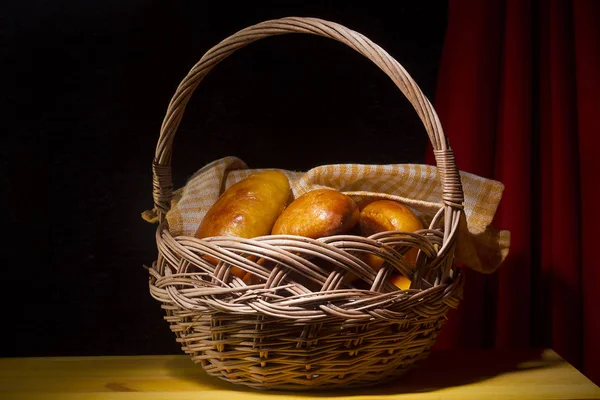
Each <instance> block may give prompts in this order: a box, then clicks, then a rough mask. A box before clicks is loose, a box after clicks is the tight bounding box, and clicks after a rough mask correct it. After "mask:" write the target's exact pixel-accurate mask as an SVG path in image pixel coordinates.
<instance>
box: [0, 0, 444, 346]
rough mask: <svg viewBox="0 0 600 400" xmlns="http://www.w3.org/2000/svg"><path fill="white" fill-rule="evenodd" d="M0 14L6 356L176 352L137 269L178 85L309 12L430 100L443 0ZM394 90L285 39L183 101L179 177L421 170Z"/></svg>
mask: <svg viewBox="0 0 600 400" xmlns="http://www.w3.org/2000/svg"><path fill="white" fill-rule="evenodd" d="M280 3H284V2H245V3H244V4H242V3H240V4H239V5H238V4H235V5H234V3H232V2H218V1H217V2H214V1H213V2H197V1H149V0H128V1H116V0H110V1H107V0H104V1H100V0H86V1H75V0H73V1H59V0H54V1H25V0H22V1H9V2H5V4H6V6H3V11H0V13H2V14H1V20H0V29H1V35H2V37H1V40H2V42H1V44H2V47H1V48H2V54H1V56H2V60H1V61H2V66H3V69H4V71H3V73H2V80H3V83H2V85H3V88H4V89H3V90H2V102H3V103H4V104H3V105H2V108H1V109H2V110H3V111H4V116H3V122H4V126H3V132H4V135H3V138H2V140H3V142H4V143H3V146H2V162H3V164H2V176H3V182H2V183H3V188H5V190H4V195H3V196H2V197H3V205H4V206H3V210H4V212H5V215H7V217H8V218H7V219H5V221H6V223H5V224H4V228H5V229H4V230H5V235H4V236H5V239H4V240H2V246H3V248H2V249H3V252H2V254H3V261H4V263H3V272H2V276H3V277H2V282H3V285H2V287H3V290H2V303H3V311H4V312H3V314H4V315H3V321H4V322H3V326H4V328H5V329H4V330H5V332H8V335H9V337H8V339H5V340H3V341H2V344H1V345H0V356H49V355H101V354H105V355H113V354H165V353H178V352H179V351H180V350H179V346H178V345H176V343H175V340H174V336H173V335H172V334H171V333H170V331H169V328H168V325H167V324H166V323H165V322H164V321H163V320H162V312H161V310H160V307H159V304H158V303H157V302H156V301H154V300H153V299H152V298H151V297H150V295H149V293H148V276H147V273H146V271H145V270H144V269H143V268H142V265H143V264H146V265H150V264H151V263H152V261H153V260H154V257H155V256H156V248H155V242H154V230H155V226H154V225H150V224H148V223H146V222H144V221H143V220H142V219H141V218H140V213H141V212H142V211H143V210H146V209H149V208H151V207H152V176H151V162H152V157H153V155H154V148H155V145H156V141H157V138H158V133H159V129H160V124H161V122H162V118H163V116H164V113H165V111H166V107H167V104H168V102H169V100H170V98H171V96H172V95H173V93H174V91H175V88H176V86H177V85H178V84H179V82H180V81H181V79H182V78H183V77H184V76H185V74H186V73H187V72H188V70H189V69H190V68H191V67H192V66H193V64H194V63H195V62H197V61H198V60H199V59H200V57H201V56H202V55H203V54H204V52H206V51H207V50H208V49H209V48H210V47H212V46H213V45H215V44H217V43H218V42H219V41H220V40H222V39H224V38H225V37H227V36H228V35H230V34H232V33H234V32H235V31H237V30H239V29H242V28H244V27H246V26H248V25H252V24H254V23H258V22H261V21H263V20H265V19H271V18H278V17H285V16H314V17H320V18H324V19H329V20H333V21H336V22H339V23H341V24H343V25H346V26H347V27H349V28H351V29H354V30H356V31H359V32H361V33H363V34H364V35H366V36H367V37H369V38H370V39H371V40H373V41H374V42H375V43H377V44H379V45H380V46H381V47H383V48H384V49H386V50H387V51H388V52H389V53H390V54H391V55H392V56H393V57H394V58H396V60H398V61H399V62H400V63H401V64H402V65H403V66H404V67H405V68H406V69H407V70H408V72H409V73H410V74H411V75H412V76H413V78H415V80H416V81H417V83H418V84H419V85H420V87H421V89H422V90H423V91H424V92H425V94H426V95H427V96H428V97H429V98H430V99H431V100H433V95H434V92H435V82H436V74H437V68H438V62H439V59H440V54H441V48H442V44H443V37H444V32H445V27H446V18H447V4H446V2H445V1H410V2H409V1H402V2H395V3H393V5H392V3H391V2H390V3H387V2H386V3H384V2H365V1H361V2H333V1H321V2H315V3H314V4H311V3H310V2H306V1H302V2H300V1H289V2H285V3H284V4H280ZM425 145H426V134H425V131H424V129H423V128H422V126H421V124H420V121H419V120H418V118H417V116H416V113H415V112H414V110H413V109H412V108H411V106H410V105H409V104H408V102H407V101H406V100H405V99H404V97H403V96H402V94H401V93H400V91H399V90H397V89H396V88H395V86H394V85H393V83H392V82H391V81H390V80H389V78H387V76H385V75H384V74H383V73H382V72H381V71H379V70H378V69H377V68H376V67H375V66H374V65H373V64H371V63H370V62H369V61H368V60H366V59H364V58H363V57H362V56H360V55H359V54H358V53H355V52H353V51H352V50H350V49H348V48H346V47H345V46H343V45H341V44H339V43H337V42H334V41H332V40H329V39H324V38H320V37H314V36H308V35H284V36H279V37H273V38H268V39H265V40H263V41H259V42H257V43H254V44H252V45H250V46H248V47H246V48H244V49H242V50H241V51H239V52H237V53H236V54H234V55H233V56H232V57H230V58H229V59H227V60H226V61H224V62H223V63H222V64H221V65H219V66H218V67H217V68H216V69H215V70H214V71H213V72H211V73H210V74H209V75H208V77H207V78H206V79H205V80H204V81H203V82H202V84H201V85H200V87H199V89H198V90H197V92H196V94H195V95H194V97H193V98H192V101H191V102H190V104H189V105H188V108H187V111H186V114H185V117H184V120H183V122H182V124H181V126H180V129H179V131H178V135H177V138H176V140H175V147H174V161H173V167H174V175H173V176H174V180H175V184H176V186H180V185H182V184H184V183H185V180H186V178H187V177H189V176H190V175H191V174H192V173H193V172H194V171H196V170H197V169H198V168H200V167H201V166H203V165H204V164H206V163H208V162H210V161H213V160H215V159H217V158H220V157H223V156H226V155H234V156H238V157H240V158H242V159H243V160H245V161H246V162H247V163H248V164H249V166H250V167H251V168H257V167H278V168H287V169H298V170H305V169H309V168H311V167H314V166H316V165H319V164H324V163H339V162H361V163H399V162H422V161H423V154H424V149H425Z"/></svg>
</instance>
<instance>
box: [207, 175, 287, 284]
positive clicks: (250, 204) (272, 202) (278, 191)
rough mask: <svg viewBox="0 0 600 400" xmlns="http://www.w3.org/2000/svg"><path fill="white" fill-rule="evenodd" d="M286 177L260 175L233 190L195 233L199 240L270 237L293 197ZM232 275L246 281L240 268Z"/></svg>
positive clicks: (235, 186)
mask: <svg viewBox="0 0 600 400" xmlns="http://www.w3.org/2000/svg"><path fill="white" fill-rule="evenodd" d="M290 194H291V191H290V183H289V181H288V178H287V176H286V175H285V174H284V173H283V172H281V171H276V170H269V171H263V172H257V173H255V174H252V175H250V176H248V177H247V178H245V179H243V180H241V181H240V182H238V183H236V184H234V185H232V186H230V187H229V188H228V189H226V190H225V192H223V194H222V195H221V196H220V197H219V199H218V200H217V201H216V202H215V204H214V205H213V206H212V207H211V208H210V209H209V210H208V212H207V213H206V216H205V217H204V219H203V220H202V222H201V223H200V226H199V228H198V230H197V232H196V235H195V236H196V237H197V238H200V239H202V238H206V237H211V236H237V237H242V238H253V237H257V236H263V235H268V234H269V233H270V232H271V229H272V228H273V224H274V223H275V221H276V220H277V218H278V217H279V215H280V214H281V212H282V211H283V209H284V208H285V205H286V204H287V203H288V199H289V197H290ZM232 273H233V274H234V275H235V276H237V277H240V278H243V277H244V275H245V272H244V271H242V270H241V269H239V268H237V267H233V268H232Z"/></svg>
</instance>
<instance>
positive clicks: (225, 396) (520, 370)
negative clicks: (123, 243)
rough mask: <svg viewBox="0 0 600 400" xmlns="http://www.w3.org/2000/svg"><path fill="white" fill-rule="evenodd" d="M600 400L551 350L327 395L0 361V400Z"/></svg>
mask: <svg viewBox="0 0 600 400" xmlns="http://www.w3.org/2000/svg"><path fill="white" fill-rule="evenodd" d="M310 398H334V399H346V400H349V399H352V400H364V399H460V400H468V399H478V400H486V399H600V388H598V386H596V385H594V384H593V383H592V382H591V381H590V380H588V379H587V378H586V377H585V376H583V375H582V374H581V373H580V372H579V371H577V370H576V369H575V368H573V367H572V366H571V365H570V364H568V363H567V362H565V361H564V360H563V359H562V358H561V357H560V356H558V355H557V354H556V353H555V352H553V351H551V350H539V351H534V350H527V351H498V350H483V351H442V352H434V353H433V354H432V355H431V356H430V357H429V359H428V360H427V361H426V362H425V363H424V364H423V365H422V366H421V367H419V368H417V369H413V370H412V371H411V372H409V373H407V374H406V375H404V377H403V378H401V379H400V380H398V381H397V382H394V383H392V384H387V385H382V386H379V387H375V388H370V389H364V390H359V389H353V390H347V389H346V390H344V389H343V388H342V389H340V390H338V391H326V392H323V391H322V392H273V391H257V390H252V389H246V388H244V387H239V386H234V385H231V384H229V383H226V382H223V381H221V380H218V379H216V378H212V377H209V376H207V375H206V374H205V373H204V372H203V370H202V368H201V367H200V366H198V365H195V364H193V363H192V362H191V361H190V359H189V358H188V357H187V356H184V355H182V356H142V357H137V356H136V357H63V358H13V359H11V358H4V359H0V399H3V400H9V399H28V400H29V399H48V400H49V399H65V400H69V399H90V400H94V399H122V400H130V399H132V400H133V399H144V400H153V399H163V400H171V399H177V400H183V399H194V400H198V399H221V400H258V399H266V400H281V399H310Z"/></svg>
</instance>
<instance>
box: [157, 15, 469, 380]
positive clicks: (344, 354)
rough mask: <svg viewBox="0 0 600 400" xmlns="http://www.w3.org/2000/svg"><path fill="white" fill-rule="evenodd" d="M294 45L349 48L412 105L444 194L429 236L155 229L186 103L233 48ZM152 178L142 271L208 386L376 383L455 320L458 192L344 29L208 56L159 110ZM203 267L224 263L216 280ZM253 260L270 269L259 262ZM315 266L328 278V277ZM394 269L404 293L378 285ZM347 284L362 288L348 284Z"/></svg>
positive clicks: (249, 38)
mask: <svg viewBox="0 0 600 400" xmlns="http://www.w3.org/2000/svg"><path fill="white" fill-rule="evenodd" d="M293 32H298V33H309V34H315V35H320V36H324V37H328V38H331V39H335V40H337V41H340V42H342V43H344V44H346V45H347V46H349V47H351V48H353V49H354V50H356V51H357V52H359V53H361V54H362V55H364V56H365V57H367V58H368V59H370V60H371V61H372V62H373V63H375V64H376V65H377V66H378V67H379V68H380V69H381V70H382V71H384V72H385V73H386V74H387V75H388V76H389V77H390V78H391V79H392V81H393V82H394V83H395V84H396V86H397V87H398V88H399V89H400V90H401V91H402V93H403V94H404V95H405V96H406V97H407V98H408V100H409V101H410V102H411V103H412V105H413V106H414V108H415V110H416V112H417V113H418V115H419V117H420V118H421V120H422V122H423V124H424V126H425V129H426V131H427V133H428V135H429V138H430V139H431V143H432V144H433V148H434V153H435V156H436V162H437V167H438V169H439V177H440V181H441V185H442V189H443V199H442V204H440V210H439V212H438V214H437V215H436V216H435V218H434V219H433V221H432V223H431V225H430V226H429V228H428V229H424V230H422V231H419V232H415V233H402V232H385V233H379V234H377V235H374V236H371V237H369V238H364V237H359V236H351V235H345V236H334V237H327V238H321V239H319V240H312V239H308V238H303V237H295V236H265V237H260V238H254V239H241V238H234V237H213V238H207V239H203V240H200V239H196V238H192V237H187V236H178V237H173V236H171V234H170V233H169V228H168V226H167V222H166V218H164V217H165V214H166V213H167V211H168V210H169V206H170V201H171V198H172V194H173V184H172V180H171V165H170V164H171V148H172V143H173V138H174V135H175V132H176V130H177V127H178V125H179V123H180V121H181V118H182V116H183V112H184V110H185V107H186V104H187V103H188V101H189V99H190V97H191V96H192V93H193V92H194V90H195V89H196V87H197V86H198V84H199V83H200V81H201V80H202V78H203V77H204V76H205V75H206V74H207V73H208V72H209V71H210V70H211V69H212V68H213V67H215V66H216V65H217V64H218V63H219V62H220V61H222V60H223V59H225V58H226V57H227V56H229V55H230V54H232V53H233V52H234V51H236V50H237V49H239V48H241V47H243V46H245V45H247V44H249V43H251V42H254V41H256V40H258V39H261V38H265V37H268V36H273V35H279V34H285V33H293ZM153 172H154V192H153V193H154V204H155V211H156V212H157V213H158V215H159V219H160V224H159V227H158V230H157V234H156V242H157V246H158V259H157V260H156V261H155V262H154V264H153V266H152V268H149V271H150V292H151V295H152V296H153V297H154V298H155V299H156V300H158V301H160V302H161V303H162V308H163V309H164V310H165V312H166V316H165V319H166V320H167V321H168V322H169V324H170V326H171V329H172V331H173V332H174V333H175V335H176V340H177V341H178V342H179V343H180V344H181V345H182V349H183V351H184V352H186V353H188V354H189V355H190V356H191V358H192V360H193V361H194V362H196V363H200V364H201V365H202V367H204V369H205V371H206V372H207V373H208V374H210V375H214V376H217V377H219V378H221V379H225V380H227V381H229V382H233V383H237V384H243V385H247V386H250V387H255V388H277V389H294V390H298V389H314V388H330V387H339V386H344V387H352V386H367V385H372V384H376V383H380V382H383V381H386V380H389V379H392V378H394V377H396V376H399V375H400V374H402V373H404V372H405V371H407V370H408V369H409V368H411V367H412V366H413V365H415V363H416V362H418V361H420V360H422V359H424V358H425V357H427V355H428V354H429V351H430V348H431V346H432V345H433V344H434V342H435V339H436V335H437V334H438V332H439V330H440V329H441V327H442V324H443V322H444V321H445V319H446V314H447V312H448V310H449V308H453V307H457V306H458V304H459V301H460V299H461V297H462V287H463V278H462V275H461V274H460V272H459V270H458V269H456V267H455V264H454V247H455V239H456V236H457V229H458V222H459V217H460V214H461V212H462V203H463V190H462V187H461V184H460V178H459V175H458V170H457V168H456V164H455V161H454V157H453V155H452V151H451V149H450V147H449V144H448V141H447V140H446V138H445V136H444V133H443V131H442V128H441V126H440V122H439V120H438V118H437V115H436V113H435V111H434V110H433V107H432V106H431V104H430V102H429V101H428V100H427V98H426V97H425V96H424V95H423V93H422V92H421V90H420V89H419V87H418V86H417V84H416V83H415V82H414V81H413V80H412V78H411V77H410V76H409V75H408V73H407V72H406V71H405V70H404V69H403V68H402V66H401V65H400V64H399V63H398V62H397V61H396V60H394V59H393V58H392V57H390V56H389V55H388V54H387V53H386V52H385V51H384V50H383V49H381V48H380V47H379V46H377V45H376V44H374V43H372V42H371V41H370V40H369V39H367V38H366V37H364V36H362V35H361V34H359V33H357V32H354V31H352V30H350V29H347V28H345V27H343V26H341V25H338V24H336V23H333V22H328V21H323V20H320V19H314V18H283V19H278V20H272V21H266V22H263V23H260V24H257V25H254V26H251V27H248V28H246V29H243V30H241V31H239V32H237V33H235V34H234V35H232V36H230V37H229V38H227V39H225V40H223V41H222V42H221V43H219V44H218V45H216V46H215V47H213V48H212V49H210V50H209V51H208V52H207V53H206V54H205V55H204V56H203V57H202V59H201V60H200V61H199V62H198V63H197V64H196V65H195V66H194V67H193V68H192V69H191V71H190V72H189V74H188V75H187V76H186V77H185V79H184V80H183V81H182V82H181V84H180V85H179V87H178V88H177V91H176V93H175V95H174V96H173V98H172V100H171V102H170V104H169V107H168V110H167V113H166V117H165V119H164V122H163V124H162V127H161V132H160V138H159V141H158V145H157V148H156V154H155V159H154V163H153ZM354 194H356V195H359V194H360V193H354ZM413 247H417V248H418V249H420V251H419V256H418V259H417V268H416V272H415V273H414V275H413V274H412V273H411V270H410V267H409V265H408V264H407V262H406V261H405V259H404V257H403V256H402V255H403V254H404V253H405V252H406V251H408V250H410V249H411V248H413ZM361 253H363V254H364V253H372V254H377V255H378V256H380V257H382V258H384V259H385V260H386V261H387V263H385V264H384V267H383V268H382V269H381V270H380V271H379V272H374V271H373V270H372V269H370V268H369V267H368V265H367V264H365V263H364V262H362V261H361V259H360V257H358V256H359V255H360V254H361ZM203 255H211V256H212V257H214V258H216V259H218V260H220V262H219V264H218V265H217V266H216V267H215V266H214V265H213V264H211V263H210V262H208V261H206V260H205V258H203V257H202V256H203ZM249 256H255V257H249ZM257 258H263V259H264V260H267V263H266V264H265V263H257V262H255V260H256V259H257ZM319 260H326V261H327V262H329V263H330V265H331V264H333V265H335V266H336V268H335V269H334V270H333V271H332V270H331V269H324V268H322V267H320V266H319V265H323V264H322V263H319ZM231 266H237V267H239V268H242V269H244V270H246V271H248V272H251V273H252V274H254V275H255V276H258V277H260V278H262V279H264V281H263V283H260V284H251V285H246V284H245V283H244V282H243V281H242V280H240V279H238V278H236V277H234V276H233V275H232V274H230V273H229V270H230V268H231ZM395 270H397V271H400V272H402V273H403V274H405V275H406V276H409V277H410V278H411V279H412V281H413V283H412V286H411V289H410V290H406V291H401V290H398V289H397V288H396V287H395V286H393V285H391V284H390V283H389V282H388V279H387V278H388V277H389V275H390V273H391V272H392V271H395ZM348 273H353V274H354V275H356V276H358V277H359V278H360V280H361V281H362V283H363V286H365V287H362V288H361V289H358V288H356V287H355V286H349V285H346V284H345V283H344V282H343V279H344V276H345V275H346V274H348Z"/></svg>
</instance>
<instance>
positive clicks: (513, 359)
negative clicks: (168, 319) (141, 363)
mask: <svg viewBox="0 0 600 400" xmlns="http://www.w3.org/2000/svg"><path fill="white" fill-rule="evenodd" d="M564 362H565V361H564V360H563V359H561V358H560V357H559V356H557V355H556V353H553V352H551V351H548V350H533V349H528V350H507V351H498V350H483V351H482V350H461V351H455V350H447V351H434V352H432V354H431V355H430V356H429V358H428V359H426V360H425V361H423V362H422V363H421V364H420V366H417V367H414V368H413V369H411V370H410V371H408V372H407V373H406V374H404V375H402V376H401V377H399V378H397V379H395V380H394V381H392V382H387V383H381V384H379V385H376V386H371V387H366V388H361V389H360V390H358V389H356V388H354V389H334V390H335V391H333V390H332V389H313V390H307V391H281V390H257V389H252V388H248V387H246V386H242V385H234V384H232V383H229V382H226V381H223V380H220V379H218V378H214V377H211V376H209V375H207V374H206V373H205V372H204V370H203V369H202V367H201V366H200V365H195V364H193V363H192V362H191V361H190V360H189V359H185V358H181V359H178V360H174V361H172V362H170V363H169V365H168V366H167V367H168V368H169V370H170V372H171V375H172V376H175V377H177V378H180V379H181V378H183V379H187V380H191V381H194V382H198V383H199V384H200V385H201V386H202V388H203V389H204V390H206V389H209V390H214V391H219V390H224V391H231V390H235V391H237V392H254V393H260V394H261V395H264V396H269V395H271V394H272V395H282V394H294V396H296V397H298V396H306V397H333V396H359V395H360V396H364V395H385V394H401V393H420V392H421V393H422V392H431V391H435V390H440V389H444V388H448V387H454V386H462V385H467V384H470V383H476V382H481V381H484V380H486V379H491V378H493V377H495V376H498V375H502V374H506V373H510V372H515V371H522V370H531V369H543V368H550V367H553V366H557V365H559V364H562V363H564Z"/></svg>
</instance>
